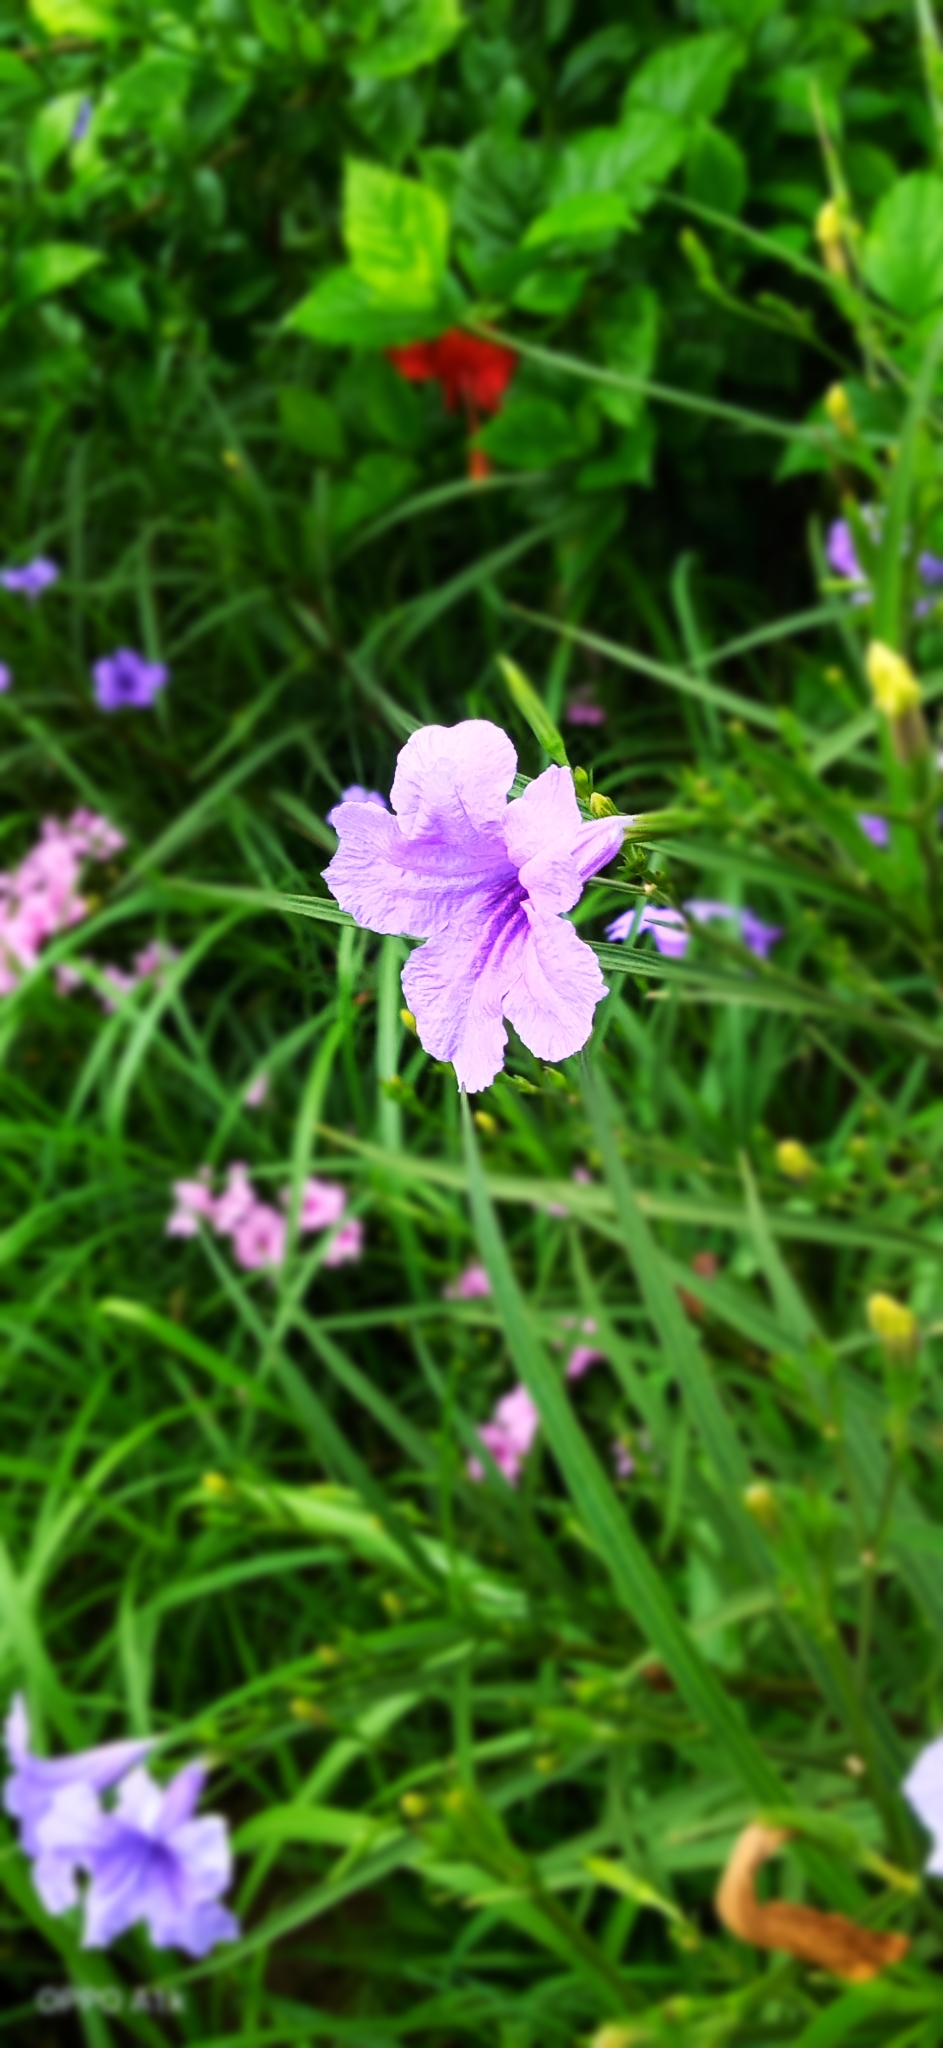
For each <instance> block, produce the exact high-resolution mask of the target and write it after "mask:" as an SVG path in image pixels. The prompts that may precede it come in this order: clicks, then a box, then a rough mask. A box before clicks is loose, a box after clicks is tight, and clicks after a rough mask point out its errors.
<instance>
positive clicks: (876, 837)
mask: <svg viewBox="0 0 943 2048" xmlns="http://www.w3.org/2000/svg"><path fill="white" fill-rule="evenodd" d="M855 815H856V817H857V820H858V823H859V825H860V826H861V830H862V832H863V833H864V836H865V838H866V839H870V841H871V844H872V846H879V847H885V846H889V845H890V843H891V828H890V825H889V824H888V822H887V819H886V818H882V817H881V816H880V815H879V813H878V812H876V811H857V812H856V813H855Z"/></svg>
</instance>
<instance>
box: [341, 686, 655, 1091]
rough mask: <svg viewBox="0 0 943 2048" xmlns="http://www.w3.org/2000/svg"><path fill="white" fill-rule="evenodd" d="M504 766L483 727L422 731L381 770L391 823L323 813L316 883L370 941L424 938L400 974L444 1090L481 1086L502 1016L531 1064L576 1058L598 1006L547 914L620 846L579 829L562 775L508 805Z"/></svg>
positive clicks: (562, 905)
mask: <svg viewBox="0 0 943 2048" xmlns="http://www.w3.org/2000/svg"><path fill="white" fill-rule="evenodd" d="M516 769H517V755H516V753H515V751H514V748H513V746H512V744H511V741H510V740H509V739H508V737H507V734H506V733H503V732H501V730H500V729H499V727H498V726H496V725H492V724H491V723H490V721H489V720H487V719H480V718H470V719H466V720H465V721H464V722H463V723H462V724H460V725H456V726H451V727H448V726H442V725H430V726H426V727H425V728H424V729H423V730H422V731H420V732H415V733H413V734H412V736H411V738H410V739H408V740H407V742H406V745H405V747H404V748H403V749H402V752H401V753H400V756H399V760H398V762H397V766H396V775H395V778H394V782H393V789H392V793H391V799H392V804H393V810H394V812H395V813H396V815H395V816H390V815H389V813H388V812H385V811H381V810H379V809H378V808H377V807H376V806H374V805H372V804H360V803H355V804H346V803H342V804H339V805H338V807H337V810H336V812H335V813H334V824H335V826H336V829H337V831H338V833H339V835H340V846H339V847H338V850H337V852H336V854H335V855H334V859H333V860H332V861H331V863H330V866H329V867H328V868H326V869H325V874H324V879H325V881H326V882H327V884H328V887H329V889H330V890H331V891H332V893H333V895H334V896H335V897H336V898H337V901H338V903H339V904H340V905H341V908H342V909H343V910H348V911H350V912H351V914H352V915H353V916H354V917H355V918H356V920H357V923H358V924H360V925H365V926H366V927H367V929H368V930H371V931H376V932H390V933H398V934H399V935H401V936H402V935H406V934H408V935H409V936H410V937H412V938H417V939H425V940H427V942H428V943H427V944H426V945H424V946H421V947H419V948H417V950H416V951H415V952H414V953H413V954H412V955H411V957H410V959H409V960H408V961H407V963H406V967H405V969H404V971H403V994H404V996H405V999H406V1002H407V1005H408V1007H409V1009H410V1010H411V1011H412V1013H413V1016H414V1017H415V1019H416V1028H417V1031H418V1034H419V1038H420V1040H421V1042H422V1044H423V1045H424V1047H425V1049H426V1051H427V1052H429V1053H431V1054H432V1055H433V1057H434V1058H435V1059H440V1060H451V1061H452V1062H453V1064H454V1066H455V1072H456V1077H457V1079H458V1081H459V1084H460V1085H461V1086H462V1087H464V1088H467V1089H469V1090H472V1091H473V1090H476V1089H479V1088H487V1087H488V1085H489V1083H490V1082H491V1081H493V1080H494V1077H495V1074H496V1073H497V1072H498V1071H499V1069H500V1067H501V1066H502V1065H503V1052H504V1046H505V1045H506V1043H507V1033H506V1032H505V1030H504V1027H503V1024H502V1017H507V1018H509V1020H510V1022H511V1023H512V1024H513V1025H514V1026H515V1027H516V1029H517V1030H518V1031H519V1033H520V1035H521V1038H522V1039H523V1041H524V1044H525V1045H527V1046H529V1047H530V1050H531V1051H532V1052H534V1053H536V1054H537V1055H538V1057H539V1058H541V1059H546V1060H560V1059H565V1058H566V1057H567V1056H568V1054H570V1053H574V1052H578V1051H579V1049H580V1047H581V1046H582V1045H585V1043H586V1040H587V1038H588V1037H589V1034H590V1031H591V1030H592V1025H593V1011H594V1010H595V1008H596V1004H597V1003H598V1002H599V1001H600V1000H601V998H602V997H603V996H604V995H606V994H607V993H608V991H607V988H606V984H605V982H604V981H603V978H602V974H601V972H600V968H599V963H598V961H597V959H596V957H595V954H594V953H593V952H592V951H591V949H590V947H589V946H587V945H584V943H583V941H582V940H581V939H579V938H578V937H577V935H576V932H575V930H574V928H573V926H572V925H571V924H567V923H565V922H564V919H563V918H562V916H561V915H560V913H561V912H563V911H566V910H571V909H572V908H573V905H574V904H575V903H577V902H578V901H579V898H580V895H581V893H582V889H583V884H584V882H586V881H588V880H589V878H590V876H591V875H595V874H596V873H597V872H598V870H599V869H600V868H602V867H605V865H606V863H607V861H610V860H612V858H613V856H614V855H615V854H616V853H618V851H619V848H620V847H621V845H622V836H623V835H622V821H621V820H620V819H619V818H600V819H598V820H595V821H594V822H592V823H591V824H584V823H583V820H582V818H581V817H580V812H579V806H578V804H577V801H576V796H575V793H574V789H573V780H572V777H571V775H570V773H569V771H568V770H567V769H565V768H556V767H553V768H546V769H545V770H544V772H543V774H542V775H539V776H538V777H537V780H536V781H535V782H532V783H530V784H529V786H528V788H527V789H526V790H525V792H524V794H523V796H521V797H519V798H518V800H517V802H516V803H512V804H509V803H508V801H507V792H508V790H509V789H510V786H511V783H512V782H513V780H514V775H515V772H516Z"/></svg>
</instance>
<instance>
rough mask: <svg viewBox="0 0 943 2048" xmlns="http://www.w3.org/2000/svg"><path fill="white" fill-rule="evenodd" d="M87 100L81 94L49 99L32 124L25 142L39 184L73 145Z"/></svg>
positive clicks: (27, 158) (32, 173)
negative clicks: (74, 133)
mask: <svg viewBox="0 0 943 2048" xmlns="http://www.w3.org/2000/svg"><path fill="white" fill-rule="evenodd" d="M84 98H85V94H84V93H82V92H63V93H60V94H59V95H58V97H57V98H56V99H54V100H47V101H46V105H45V106H44V107H42V108H40V111H39V113H38V114H37V115H36V116H35V119H34V120H33V121H32V123H31V125H30V131H29V135H28V136H27V139H26V161H27V164H28V165H29V170H30V175H31V176H32V177H34V178H35V179H36V181H37V183H38V182H39V180H40V179H41V178H44V177H45V175H46V172H47V171H48V169H49V167H50V164H54V163H55V161H56V158H57V157H59V156H61V155H62V152H63V150H64V149H66V148H67V147H68V145H69V143H70V142H71V140H72V130H73V128H74V127H75V123H76V121H77V119H78V114H79V109H80V107H81V105H82V102H83V100H84Z"/></svg>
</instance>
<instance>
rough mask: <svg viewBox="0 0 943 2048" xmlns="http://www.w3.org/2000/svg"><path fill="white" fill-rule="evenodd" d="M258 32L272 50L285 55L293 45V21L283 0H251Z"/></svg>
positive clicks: (253, 17)
mask: <svg viewBox="0 0 943 2048" xmlns="http://www.w3.org/2000/svg"><path fill="white" fill-rule="evenodd" d="M249 4H250V7H251V10H252V19H253V21H254V23H255V27H256V33H257V34H258V35H260V36H261V38H262V41H263V43H267V44H268V46H269V49H270V50H277V51H278V52H279V55H280V56H285V55H286V54H287V52H288V51H289V50H290V49H291V47H292V21H291V16H290V14H289V12H288V9H287V7H285V6H284V5H283V0H249Z"/></svg>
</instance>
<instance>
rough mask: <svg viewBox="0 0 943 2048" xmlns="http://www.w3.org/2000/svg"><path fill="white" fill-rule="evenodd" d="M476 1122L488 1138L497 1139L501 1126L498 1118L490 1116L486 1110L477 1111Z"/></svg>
mask: <svg viewBox="0 0 943 2048" xmlns="http://www.w3.org/2000/svg"><path fill="white" fill-rule="evenodd" d="M475 1122H476V1124H477V1125H478V1129H479V1130H480V1131H482V1132H483V1133H484V1136H485V1137H486V1138H496V1137H497V1135H498V1132H499V1130H500V1129H501V1126H500V1124H499V1122H498V1119H497V1117H496V1116H489V1114H488V1111H487V1110H486V1109H476V1111H475Z"/></svg>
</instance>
